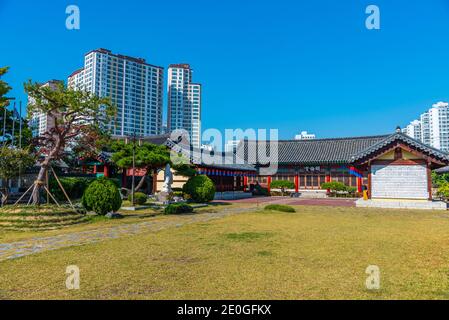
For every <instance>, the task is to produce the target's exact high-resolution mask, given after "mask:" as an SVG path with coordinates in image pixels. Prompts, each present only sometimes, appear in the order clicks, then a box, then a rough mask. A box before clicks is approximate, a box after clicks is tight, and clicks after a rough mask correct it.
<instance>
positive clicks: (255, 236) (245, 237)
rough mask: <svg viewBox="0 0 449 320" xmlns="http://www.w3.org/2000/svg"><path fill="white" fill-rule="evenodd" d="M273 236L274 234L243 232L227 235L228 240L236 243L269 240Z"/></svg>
mask: <svg viewBox="0 0 449 320" xmlns="http://www.w3.org/2000/svg"><path fill="white" fill-rule="evenodd" d="M271 236H272V234H271V233H268V232H241V233H228V234H226V235H225V237H226V239H229V240H236V241H252V240H259V239H263V238H268V237H271Z"/></svg>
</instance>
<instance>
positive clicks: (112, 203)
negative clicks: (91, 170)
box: [82, 178, 122, 216]
mask: <svg viewBox="0 0 449 320" xmlns="http://www.w3.org/2000/svg"><path fill="white" fill-rule="evenodd" d="M82 203H83V206H84V207H85V208H86V210H88V211H94V212H95V213H97V214H98V215H102V216H104V215H106V214H107V213H108V212H115V211H117V210H118V209H120V207H121V206H122V197H121V196H120V192H119V190H118V188H117V185H116V184H115V183H114V182H112V181H111V180H109V179H107V178H100V179H97V180H95V181H94V182H92V183H91V184H90V186H89V187H88V188H87V189H86V191H85V192H84V195H83V199H82Z"/></svg>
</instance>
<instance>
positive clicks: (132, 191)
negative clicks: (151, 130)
mask: <svg viewBox="0 0 449 320" xmlns="http://www.w3.org/2000/svg"><path fill="white" fill-rule="evenodd" d="M132 141H133V175H132V182H131V205H132V206H133V207H134V205H135V201H134V190H135V189H134V188H135V187H134V184H135V181H136V172H135V171H136V130H134V133H133V136H132Z"/></svg>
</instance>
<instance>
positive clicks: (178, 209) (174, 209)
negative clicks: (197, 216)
mask: <svg viewBox="0 0 449 320" xmlns="http://www.w3.org/2000/svg"><path fill="white" fill-rule="evenodd" d="M192 212H193V208H192V207H191V206H189V205H188V204H185V203H173V204H170V205H168V206H167V207H166V208H165V211H164V213H165V214H182V213H192Z"/></svg>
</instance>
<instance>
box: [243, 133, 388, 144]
mask: <svg viewBox="0 0 449 320" xmlns="http://www.w3.org/2000/svg"><path fill="white" fill-rule="evenodd" d="M390 136H391V134H379V135H373V136H354V137H337V138H319V139H310V140H295V139H279V140H244V139H242V140H241V143H243V142H261V141H277V142H317V141H336V140H358V139H360V140H363V139H379V138H388V137H390Z"/></svg>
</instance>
